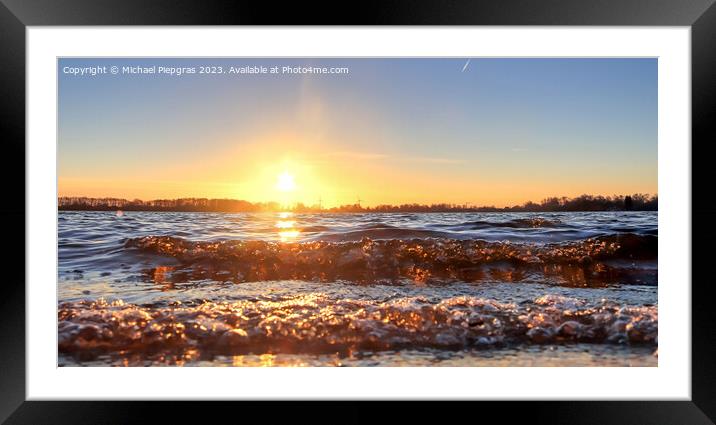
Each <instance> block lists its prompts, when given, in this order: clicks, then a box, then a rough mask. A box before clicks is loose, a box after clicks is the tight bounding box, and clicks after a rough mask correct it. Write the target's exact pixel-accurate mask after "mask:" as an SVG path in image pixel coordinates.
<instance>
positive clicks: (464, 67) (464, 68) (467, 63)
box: [460, 59, 470, 72]
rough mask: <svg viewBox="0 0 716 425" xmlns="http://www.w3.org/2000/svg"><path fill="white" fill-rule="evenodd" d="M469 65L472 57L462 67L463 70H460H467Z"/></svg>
mask: <svg viewBox="0 0 716 425" xmlns="http://www.w3.org/2000/svg"><path fill="white" fill-rule="evenodd" d="M468 65H470V59H468V60H467V62H465V65H464V66H463V67H462V71H460V72H465V70H466V69H467V66H468Z"/></svg>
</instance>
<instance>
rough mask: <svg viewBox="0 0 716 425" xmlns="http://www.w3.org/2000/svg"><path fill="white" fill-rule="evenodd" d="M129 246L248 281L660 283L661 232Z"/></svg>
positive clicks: (145, 241)
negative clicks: (557, 238)
mask: <svg viewBox="0 0 716 425" xmlns="http://www.w3.org/2000/svg"><path fill="white" fill-rule="evenodd" d="M125 247H126V248H128V249H132V250H137V251H139V252H141V253H149V254H156V255H161V256H166V257H171V258H174V259H176V260H177V261H178V262H179V263H180V266H181V267H182V268H184V269H189V270H191V271H192V272H193V273H194V274H195V275H196V276H195V277H201V276H202V275H204V276H205V277H211V278H213V279H218V280H224V281H227V280H228V281H233V282H243V281H264V280H287V279H300V280H314V281H315V280H318V281H330V280H350V281H357V282H375V281H380V280H394V279H411V280H414V281H418V282H428V281H431V280H441V281H444V280H450V279H455V280H461V281H475V280H480V279H483V278H485V277H486V276H487V277H489V276H492V275H494V274H495V273H498V274H499V273H503V274H505V275H507V274H509V275H510V276H511V277H505V276H502V278H501V280H508V281H509V280H520V279H519V276H520V273H534V272H536V273H542V274H545V275H560V276H562V277H565V278H566V281H567V282H572V283H577V284H589V283H590V282H594V283H604V282H610V281H615V280H619V281H620V282H622V283H640V284H656V277H657V276H656V270H655V269H654V268H652V269H648V268H647V269H644V268H641V267H639V266H638V265H637V263H639V262H645V261H646V262H649V261H655V260H656V258H657V237H656V236H649V235H636V234H619V235H611V236H602V237H596V238H590V239H584V240H580V241H569V242H562V243H552V244H529V243H510V242H490V241H482V240H456V239H444V238H438V239H410V240H399V239H390V240H372V239H368V238H364V239H362V240H361V241H358V242H330V241H314V242H271V241H261V240H253V241H247V240H221V241H191V240H187V239H183V238H178V237H172V236H146V237H141V238H132V239H128V240H127V241H126V242H125Z"/></svg>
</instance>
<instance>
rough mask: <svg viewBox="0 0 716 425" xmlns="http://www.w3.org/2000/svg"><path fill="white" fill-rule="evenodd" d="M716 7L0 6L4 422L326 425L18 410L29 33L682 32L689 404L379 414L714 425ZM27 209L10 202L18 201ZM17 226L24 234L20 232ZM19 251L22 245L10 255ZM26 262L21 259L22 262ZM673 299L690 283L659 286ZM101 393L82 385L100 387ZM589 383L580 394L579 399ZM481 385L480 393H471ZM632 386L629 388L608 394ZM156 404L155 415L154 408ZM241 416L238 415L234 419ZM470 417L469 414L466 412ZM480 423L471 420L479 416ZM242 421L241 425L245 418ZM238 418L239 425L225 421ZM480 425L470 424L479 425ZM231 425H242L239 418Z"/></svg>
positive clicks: (659, 3)
mask: <svg viewBox="0 0 716 425" xmlns="http://www.w3.org/2000/svg"><path fill="white" fill-rule="evenodd" d="M713 3H714V0H691V1H679V0H649V1H643V0H601V1H599V0H492V1H474V0H473V1H470V0H457V1H431V2H420V3H417V2H415V1H410V0H400V1H398V0H383V1H367V0H363V1H360V2H333V3H322V2H311V3H309V2H286V1H284V2H272V1H264V2H256V1H253V2H252V1H234V2H229V1H201V0H153V1H151V0H145V1H140V0H125V1H122V2H116V1H110V0H63V1H57V0H54V1H53V0H32V1H28V0H0V46H1V47H0V55H1V56H0V57H1V58H2V60H1V61H0V140H2V149H3V166H2V167H0V176H1V179H0V181H2V182H3V183H4V191H5V194H6V200H5V202H4V203H2V204H1V205H0V217H1V219H2V222H3V223H5V229H4V232H3V233H4V235H5V237H6V238H7V239H5V240H4V245H5V247H6V248H7V249H6V250H5V251H6V254H5V258H4V260H5V273H3V279H2V287H3V289H2V291H0V420H4V421H6V423H11V424H20V423H23V424H24V423H28V424H36V423H60V424H61V423H72V424H97V423H132V422H136V421H140V420H141V421H142V422H144V421H150V420H162V421H164V422H170V421H171V422H175V421H181V422H185V421H188V420H193V417H194V416H196V415H197V414H198V415H200V416H201V417H205V415H206V414H207V413H211V415H212V416H213V415H214V414H219V415H221V414H229V415H236V412H237V409H241V410H240V411H241V412H242V413H241V414H242V417H254V415H256V414H264V415H265V414H266V412H267V411H270V412H271V422H278V421H279V420H282V419H296V418H297V417H300V416H301V415H305V418H306V419H308V420H310V421H312V422H316V421H322V417H321V416H322V415H319V414H318V413H317V412H318V410H317V409H316V407H315V405H314V404H301V405H293V406H285V408H281V407H275V406H273V405H272V406H266V405H265V404H262V403H252V404H246V402H203V403H201V405H197V404H198V403H200V402H187V401H183V402H169V401H163V402H136V401H135V402H128V401H125V402H99V401H98V402H84V401H83V402H80V401H77V402H58V401H26V400H25V399H26V391H25V390H26V383H25V373H26V369H25V354H26V353H25V319H26V318H25V269H24V266H20V264H25V261H24V259H25V242H24V241H25V231H26V229H25V227H24V226H21V225H20V223H26V221H25V219H26V212H27V211H26V210H25V185H24V184H23V185H20V184H19V180H20V178H21V177H20V176H23V177H24V176H25V93H26V86H25V66H26V62H25V54H26V53H25V50H26V44H25V42H26V27H28V26H50V25H51V26H75V25H83V26H87V25H95V26H101V25H589V26H622V25H627V26H688V27H690V28H691V49H692V57H691V60H692V63H691V77H692V111H691V112H692V141H691V152H692V205H691V208H692V223H691V225H692V229H696V230H697V231H695V232H692V246H691V247H684V249H691V253H692V284H691V294H692V318H691V323H692V328H691V332H692V363H691V368H692V376H691V382H692V392H691V400H690V401H541V402H538V401H518V402H475V403H478V404H477V405H474V404H471V405H470V406H466V405H464V404H461V405H459V406H457V407H450V408H444V407H441V406H436V407H425V405H417V406H416V405H414V406H410V407H405V408H404V407H400V406H397V407H392V406H391V407H389V408H388V409H380V411H381V412H385V413H381V414H380V417H381V419H383V420H396V418H400V419H401V420H402V421H405V422H407V420H408V418H409V417H410V416H411V415H419V416H421V417H426V415H431V414H435V415H439V416H440V418H441V421H442V422H446V423H447V422H448V421H450V420H453V419H456V417H457V416H458V415H462V414H473V415H478V414H479V417H484V416H483V415H484V412H490V413H498V414H499V415H501V417H502V420H504V419H507V420H508V421H519V422H533V423H541V422H545V423H551V424H561V423H565V424H571V425H574V424H607V423H620V424H621V423H623V424H708V423H713V421H714V420H716V384H715V383H716V368H715V367H714V364H715V363H716V332H715V331H714V329H715V325H716V320H715V319H714V317H715V316H716V315H715V314H714V313H713V312H712V309H713V301H712V300H713V299H714V297H713V295H714V293H715V291H714V289H713V283H712V282H711V281H712V280H713V279H709V278H708V276H709V275H708V274H707V273H708V269H707V265H708V264H709V258H708V257H709V256H711V253H710V251H711V249H710V248H709V245H710V244H709V243H710V242H711V241H713V240H716V239H715V237H716V230H714V229H715V227H714V225H713V223H714V222H715V219H716V197H714V196H713V194H712V191H711V190H710V189H711V187H710V186H711V182H713V181H714V168H715V167H713V166H709V165H711V164H707V161H708V162H711V161H710V157H709V155H708V146H709V143H710V140H709V139H708V135H710V134H711V132H710V131H709V130H710V127H711V126H712V123H713V122H714V121H716V6H714V4H713ZM21 199H22V200H23V201H22V202H20V200H21ZM26 225H27V224H26ZM19 241H23V242H22V243H20V242H19ZM21 257H22V258H21ZM665 284H676V285H683V286H684V288H685V289H686V288H688V284H689V282H666V283H665ZM108 384H109V383H101V382H95V383H91V382H90V383H88V385H108ZM588 384H589V383H585V385H588ZM476 385H482V383H476ZM615 385H628V382H615ZM155 403H156V404H155ZM237 404H241V405H240V406H238V405H237ZM330 407H331V408H332V409H334V410H335V411H336V412H339V414H340V419H334V420H331V418H330V417H325V418H323V420H328V421H331V422H352V423H353V422H367V421H371V420H373V419H374V418H375V416H376V415H378V413H377V412H378V410H377V408H374V407H373V406H363V405H362V404H359V403H358V404H356V403H349V402H338V403H334V404H332V405H331V406H330ZM476 409H479V410H476ZM478 412H479V413H478ZM243 415H250V416H243ZM229 417H236V416H229ZM475 417H477V416H475ZM237 419H238V417H237Z"/></svg>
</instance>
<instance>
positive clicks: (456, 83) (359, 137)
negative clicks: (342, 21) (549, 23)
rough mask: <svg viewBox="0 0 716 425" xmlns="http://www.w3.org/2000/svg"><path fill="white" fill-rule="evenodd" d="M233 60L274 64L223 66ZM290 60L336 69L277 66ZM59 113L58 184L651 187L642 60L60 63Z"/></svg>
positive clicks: (105, 193)
mask: <svg viewBox="0 0 716 425" xmlns="http://www.w3.org/2000/svg"><path fill="white" fill-rule="evenodd" d="M97 66H99V67H105V68H104V69H105V70H106V71H107V73H106V74H95V75H91V74H88V73H85V74H84V75H80V74H77V73H71V72H77V70H79V69H82V68H88V67H97ZM112 66H116V67H117V68H116V69H117V70H118V73H117V74H112V73H111V69H112V68H111V67H112ZM125 66H141V67H153V66H154V67H156V68H155V71H157V73H155V74H132V73H125V72H123V71H122V69H123V67H125ZM202 66H208V67H212V66H213V67H221V70H222V71H223V73H222V74H215V73H214V74H212V73H209V74H200V73H199V71H200V67H202ZM247 66H258V67H265V68H266V69H267V70H270V69H271V68H272V67H278V68H275V69H276V70H277V71H278V72H277V73H270V72H266V73H262V74H245V73H229V70H230V69H232V67H234V69H236V70H241V68H242V67H247ZM297 66H301V67H326V68H332V67H333V68H347V70H348V71H347V73H345V72H344V73H340V74H337V73H334V74H317V73H312V74H309V73H289V72H287V71H285V68H284V67H297ZM159 67H164V68H165V69H170V68H172V67H185V68H194V69H195V70H196V72H197V73H195V74H188V73H185V74H182V75H170V74H167V73H160V72H158V71H159ZM213 70H214V71H217V70H218V68H213ZM58 120H59V122H58V192H59V193H58V195H59V196H90V197H119V198H126V199H135V198H138V199H143V200H150V199H159V198H164V199H166V198H181V197H206V198H233V199H244V200H247V201H250V202H268V201H276V202H281V203H295V202H303V203H304V204H307V205H313V204H316V203H318V201H319V200H321V204H322V205H323V206H324V207H331V206H336V205H342V204H352V203H355V202H356V201H357V199H361V204H362V205H364V206H366V205H368V206H374V205H378V204H401V203H443V202H446V203H458V204H465V203H467V204H473V205H494V206H498V207H502V206H506V205H515V204H521V203H524V202H526V201H529V200H532V201H540V200H542V199H544V198H546V197H549V196H569V197H573V196H578V195H580V194H594V195H614V194H632V193H648V194H657V59H650V58H623V59H602V58H595V59H559V58H548V59H536V58H535V59H507V58H504V59H501V58H330V59H326V58H324V59H305V58H299V59H281V58H277V59H268V58H236V59H211V58H190V59H172V58H161V59H148V58H125V59H112V58H102V59H96V58H93V59H75V58H61V59H59V60H58Z"/></svg>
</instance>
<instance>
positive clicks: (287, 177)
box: [276, 171, 296, 192]
mask: <svg viewBox="0 0 716 425" xmlns="http://www.w3.org/2000/svg"><path fill="white" fill-rule="evenodd" d="M276 188H277V189H278V190H280V191H281V192H291V191H292V190H293V189H295V188H296V182H295V181H294V180H293V176H292V175H291V174H290V173H289V172H288V171H284V172H283V173H281V174H279V175H278V181H277V182H276Z"/></svg>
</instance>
